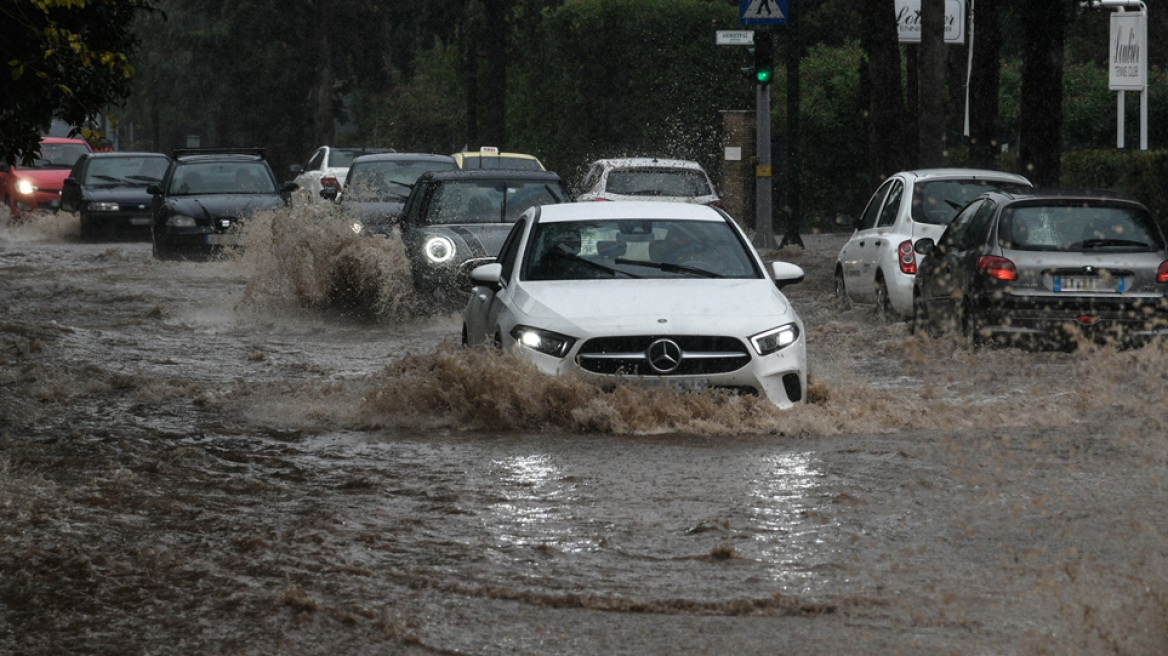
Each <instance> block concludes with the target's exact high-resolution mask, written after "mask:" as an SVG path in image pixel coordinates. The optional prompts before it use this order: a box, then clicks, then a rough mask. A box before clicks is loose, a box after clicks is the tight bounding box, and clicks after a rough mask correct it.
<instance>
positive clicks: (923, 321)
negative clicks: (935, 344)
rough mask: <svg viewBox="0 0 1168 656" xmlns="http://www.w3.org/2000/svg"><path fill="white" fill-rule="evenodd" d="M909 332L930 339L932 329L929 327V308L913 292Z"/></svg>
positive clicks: (918, 295)
mask: <svg viewBox="0 0 1168 656" xmlns="http://www.w3.org/2000/svg"><path fill="white" fill-rule="evenodd" d="M909 332H910V333H912V334H913V335H917V336H919V337H932V336H933V329H932V327H931V326H930V325H929V308H928V306H926V305H925V301H924V299H922V298H921V295H920V294H919V293H917V292H916V291H915V290H914V291H913V313H912V323H911V324H910V325H909Z"/></svg>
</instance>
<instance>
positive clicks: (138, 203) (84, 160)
mask: <svg viewBox="0 0 1168 656" xmlns="http://www.w3.org/2000/svg"><path fill="white" fill-rule="evenodd" d="M168 166H170V158H169V157H167V156H166V155H163V154H162V153H131V152H103V153H86V154H84V155H82V156H81V159H78V160H77V164H76V165H74V166H73V170H72V171H71V172H70V173H69V177H67V178H65V186H64V188H63V189H62V191H61V209H63V210H65V211H66V212H77V213H78V215H79V218H80V220H81V238H82V239H93V238H94V237H97V236H99V235H102V234H110V233H112V232H113V231H140V232H142V233H144V234H148V233H149V231H150V203H151V201H152V196H151V195H150V193H149V192H147V191H146V188H147V187H149V186H150V185H152V184H157V183H159V182H162V176H164V175H165V174H166V169H167V167H168Z"/></svg>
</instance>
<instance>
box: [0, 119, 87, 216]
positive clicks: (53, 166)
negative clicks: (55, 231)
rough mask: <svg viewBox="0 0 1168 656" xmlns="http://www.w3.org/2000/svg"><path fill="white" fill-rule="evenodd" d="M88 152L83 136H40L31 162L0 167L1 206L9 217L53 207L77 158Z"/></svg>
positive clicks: (59, 199) (52, 208)
mask: <svg viewBox="0 0 1168 656" xmlns="http://www.w3.org/2000/svg"><path fill="white" fill-rule="evenodd" d="M88 152H92V149H91V148H90V147H89V144H88V143H86V142H85V140H84V139H64V138H60V137H45V138H43V139H41V154H40V156H39V157H37V159H36V161H34V162H33V163H32V165H30V166H26V165H24V164H20V163H17V164H16V166H6V167H4V168H2V169H0V184H2V185H3V193H4V207H7V208H8V211H9V212H11V213H12V216H13V217H17V216H20V215H22V214H24V213H26V212H34V211H36V210H42V209H45V210H54V211H55V210H57V208H59V207H60V206H61V187H62V186H63V185H64V182H65V178H67V177H69V171H70V170H72V168H73V165H74V164H76V163H77V160H78V158H80V157H81V156H82V155H84V154H85V153H88Z"/></svg>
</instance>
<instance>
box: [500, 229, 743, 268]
mask: <svg viewBox="0 0 1168 656" xmlns="http://www.w3.org/2000/svg"><path fill="white" fill-rule="evenodd" d="M523 272H524V273H523V276H524V278H525V279H526V280H589V279H606V278H626V279H627V278H694V277H699V278H759V277H761V276H762V274H761V271H760V270H759V269H758V267H757V265H756V263H755V260H754V258H753V257H752V256H751V255H750V251H749V250H748V247H747V245H746V244H745V243H743V241H742V240H741V239H740V238H739V236H738V233H737V232H735V231H734V230H733V229H732V228H731V227H730V226H729V225H727V224H726V223H725V222H721V221H685V220H666V219H655V220H636V221H631V220H618V219H612V220H598V221H571V222H562V223H539V224H537V225H536V226H535V227H534V228H533V231H532V235H531V237H530V239H529V240H528V247H527V251H526V253H525V255H524V267H523Z"/></svg>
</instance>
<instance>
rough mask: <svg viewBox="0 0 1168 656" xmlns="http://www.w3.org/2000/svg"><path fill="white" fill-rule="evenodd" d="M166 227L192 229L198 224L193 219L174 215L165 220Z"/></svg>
mask: <svg viewBox="0 0 1168 656" xmlns="http://www.w3.org/2000/svg"><path fill="white" fill-rule="evenodd" d="M166 225H168V226H170V227H172V228H194V227H195V226H197V225H198V223H196V222H195V218H194V217H191V216H183V215H182V214H175V215H173V216H171V217H170V218H168V219H167V220H166Z"/></svg>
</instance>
